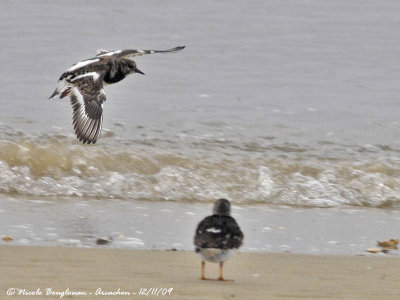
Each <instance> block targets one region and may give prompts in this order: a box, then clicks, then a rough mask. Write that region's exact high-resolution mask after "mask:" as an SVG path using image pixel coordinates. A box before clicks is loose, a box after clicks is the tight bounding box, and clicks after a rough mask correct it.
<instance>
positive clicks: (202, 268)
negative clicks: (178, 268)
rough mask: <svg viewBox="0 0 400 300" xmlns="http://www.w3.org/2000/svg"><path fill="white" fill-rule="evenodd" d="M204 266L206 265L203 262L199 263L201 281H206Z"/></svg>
mask: <svg viewBox="0 0 400 300" xmlns="http://www.w3.org/2000/svg"><path fill="white" fill-rule="evenodd" d="M205 265H206V263H205V262H204V260H202V261H201V277H200V279H201V280H206V277H205V276H204V269H205Z"/></svg>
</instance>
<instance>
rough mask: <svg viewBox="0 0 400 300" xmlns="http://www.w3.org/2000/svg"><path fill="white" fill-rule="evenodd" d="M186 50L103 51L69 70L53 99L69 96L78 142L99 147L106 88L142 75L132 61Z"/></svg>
mask: <svg viewBox="0 0 400 300" xmlns="http://www.w3.org/2000/svg"><path fill="white" fill-rule="evenodd" d="M183 48H185V46H180V47H175V48H172V49H169V50H133V49H132V50H130V49H128V50H117V51H106V50H101V51H100V52H99V53H98V54H97V55H96V56H95V57H93V58H90V59H86V60H83V61H80V62H78V63H76V64H74V65H73V66H72V67H70V68H69V69H67V70H66V71H65V72H64V73H63V74H62V75H61V77H60V79H59V80H58V84H57V88H56V90H55V91H54V93H53V94H52V95H51V96H50V98H49V99H50V100H51V99H54V98H56V97H59V98H64V97H66V96H69V98H70V101H71V105H72V109H73V122H72V124H73V125H74V130H75V134H76V136H77V138H78V139H79V141H81V142H83V143H88V144H90V143H93V144H94V143H96V141H97V139H98V138H99V135H100V132H101V126H102V123H103V103H104V101H106V94H105V92H104V89H103V86H104V85H107V84H113V83H116V82H118V81H121V80H122V79H124V78H125V77H126V76H127V75H129V74H133V73H139V74H143V75H144V73H143V72H142V71H140V70H139V69H138V68H137V67H136V63H135V62H134V61H133V60H130V59H129V57H134V56H140V55H146V54H153V53H172V52H178V51H181V50H182V49H183Z"/></svg>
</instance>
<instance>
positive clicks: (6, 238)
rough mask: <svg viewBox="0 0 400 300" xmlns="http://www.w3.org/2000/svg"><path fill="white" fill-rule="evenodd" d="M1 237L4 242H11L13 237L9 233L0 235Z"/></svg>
mask: <svg viewBox="0 0 400 300" xmlns="http://www.w3.org/2000/svg"><path fill="white" fill-rule="evenodd" d="M1 239H2V240H3V241H4V242H11V241H12V240H13V238H12V237H11V236H9V235H2V236H1Z"/></svg>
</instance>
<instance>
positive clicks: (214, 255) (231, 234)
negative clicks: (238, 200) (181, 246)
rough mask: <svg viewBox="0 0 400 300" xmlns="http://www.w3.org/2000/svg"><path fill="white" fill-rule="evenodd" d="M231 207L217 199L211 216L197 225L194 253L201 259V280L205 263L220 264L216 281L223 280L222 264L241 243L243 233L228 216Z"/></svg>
mask: <svg viewBox="0 0 400 300" xmlns="http://www.w3.org/2000/svg"><path fill="white" fill-rule="evenodd" d="M230 211H231V205H230V202H229V201H228V200H225V199H219V200H217V201H216V202H215V204H214V209H213V215H211V216H208V217H206V218H205V219H204V220H203V221H201V222H200V223H199V225H198V226H197V229H196V233H195V236H194V244H195V246H196V253H198V254H199V255H200V256H201V257H202V263H201V279H203V280H204V279H206V278H205V276H204V268H205V261H210V262H215V263H219V264H220V276H219V278H218V280H224V278H223V274H222V268H223V263H224V261H226V260H227V259H228V258H229V257H230V256H231V255H233V254H234V253H235V252H236V250H237V249H238V248H239V247H240V246H241V245H242V243H243V237H244V236H243V233H242V231H241V230H240V227H239V225H238V224H237V223H236V221H235V219H234V218H233V217H231V216H230Z"/></svg>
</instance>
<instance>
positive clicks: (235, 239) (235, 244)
mask: <svg viewBox="0 0 400 300" xmlns="http://www.w3.org/2000/svg"><path fill="white" fill-rule="evenodd" d="M242 242H243V233H242V231H241V230H240V228H239V225H238V224H237V223H236V221H235V219H234V218H232V217H230V216H219V215H212V216H209V217H207V218H205V219H204V220H203V221H201V222H200V224H199V225H198V226H197V229H196V233H195V237H194V244H195V246H196V247H200V248H217V249H236V248H239V247H240V246H241V245H242Z"/></svg>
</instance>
